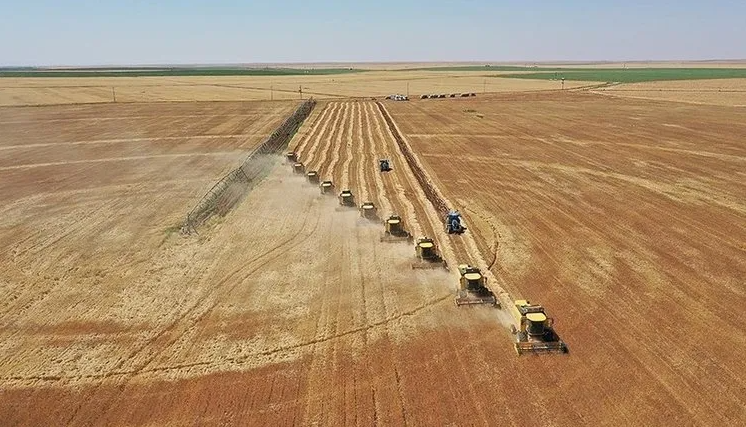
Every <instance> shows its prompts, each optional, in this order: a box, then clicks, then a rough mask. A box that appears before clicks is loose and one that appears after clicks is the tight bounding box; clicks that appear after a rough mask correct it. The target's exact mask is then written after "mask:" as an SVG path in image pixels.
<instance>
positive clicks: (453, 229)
mask: <svg viewBox="0 0 746 427" xmlns="http://www.w3.org/2000/svg"><path fill="white" fill-rule="evenodd" d="M445 223H446V232H447V233H448V234H454V233H455V234H461V233H463V232H464V230H466V227H464V225H463V224H462V223H461V213H459V211H455V210H452V211H449V212H448V214H447V215H446V218H445Z"/></svg>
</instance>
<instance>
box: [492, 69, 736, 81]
mask: <svg viewBox="0 0 746 427" xmlns="http://www.w3.org/2000/svg"><path fill="white" fill-rule="evenodd" d="M539 71H542V72H533V73H523V74H505V75H501V76H498V77H506V78H514V79H539V80H551V79H561V78H565V79H566V80H575V81H587V82H620V83H637V82H653V81H663V80H702V79H736V78H746V69H744V68H627V69H623V68H609V69H578V68H572V69H564V70H551V71H550V70H546V71H545V70H539Z"/></svg>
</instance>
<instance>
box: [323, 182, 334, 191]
mask: <svg viewBox="0 0 746 427" xmlns="http://www.w3.org/2000/svg"><path fill="white" fill-rule="evenodd" d="M319 190H320V191H321V194H332V192H333V191H334V184H333V183H332V182H331V181H322V182H321V185H319Z"/></svg>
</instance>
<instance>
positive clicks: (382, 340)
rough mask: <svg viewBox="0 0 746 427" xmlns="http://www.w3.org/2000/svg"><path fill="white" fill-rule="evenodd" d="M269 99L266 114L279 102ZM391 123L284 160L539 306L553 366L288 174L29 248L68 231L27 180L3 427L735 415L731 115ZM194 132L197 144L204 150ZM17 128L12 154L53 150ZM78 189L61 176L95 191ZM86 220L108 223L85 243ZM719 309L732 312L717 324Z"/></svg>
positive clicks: (347, 130) (574, 113)
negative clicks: (210, 209) (213, 216)
mask: <svg viewBox="0 0 746 427" xmlns="http://www.w3.org/2000/svg"><path fill="white" fill-rule="evenodd" d="M176 105H180V104H175V106H176ZM185 105H194V104H185ZM197 105H199V104H197ZM217 105H221V104H217ZM230 105H241V104H230ZM260 105H273V104H260ZM277 105H278V106H279V105H282V106H283V108H286V110H284V114H289V112H290V111H291V110H292V108H293V105H292V104H277ZM383 105H384V108H383V109H379V108H378V107H377V105H376V104H375V103H373V102H360V101H332V102H326V103H319V104H318V105H317V107H316V110H314V112H313V114H312V115H311V117H310V118H309V119H308V120H307V121H306V123H305V124H304V125H303V127H302V128H301V130H300V132H299V133H298V135H297V136H296V138H295V139H294V140H293V142H292V143H291V145H292V147H291V148H293V149H295V150H296V151H298V152H299V154H300V158H301V160H302V161H303V162H304V163H305V164H306V167H307V169H308V170H311V169H316V170H318V171H319V172H320V177H321V179H322V180H323V179H332V180H333V181H334V183H335V185H336V191H339V190H341V189H342V188H344V187H350V188H351V189H352V191H353V192H354V194H355V196H356V200H357V203H358V204H360V203H362V202H363V201H367V200H370V201H373V202H374V203H375V204H376V205H377V206H378V207H379V216H380V217H384V216H385V215H387V214H388V213H390V212H393V211H395V212H397V213H399V214H400V215H401V216H402V217H403V220H404V224H405V228H406V229H407V230H408V231H410V232H412V233H413V234H415V235H422V234H425V235H430V236H432V237H435V238H436V240H437V242H438V243H439V246H440V248H441V249H442V251H443V254H444V256H445V257H446V259H447V261H448V262H449V264H451V265H454V264H456V263H459V262H469V263H473V264H477V265H478V266H480V267H482V268H483V269H487V268H488V267H491V272H488V274H487V277H488V279H489V282H488V284H489V285H490V286H492V287H493V289H494V290H496V291H499V290H500V289H503V288H504V289H507V290H509V291H510V292H511V293H512V294H513V295H514V296H515V297H527V298H529V299H531V300H533V301H534V302H538V303H542V304H544V305H545V306H546V307H547V308H548V310H549V314H550V315H551V316H554V317H555V318H556V319H557V320H558V327H557V329H558V332H559V333H560V335H561V336H562V338H563V339H565V340H566V341H567V342H568V343H569V346H570V350H571V353H570V355H568V356H544V357H531V356H529V357H520V358H519V357H517V356H516V354H515V352H514V350H513V348H512V337H511V335H510V334H509V332H508V329H507V328H508V326H509V324H510V323H511V320H510V319H508V318H506V317H505V316H504V315H503V314H502V313H503V312H502V311H500V310H496V309H494V308H489V307H485V306H481V307H472V308H456V307H455V306H454V304H453V296H454V287H455V284H456V280H457V279H456V276H455V273H453V272H450V273H449V272H446V271H444V270H412V269H411V268H410V263H411V262H412V260H413V249H412V246H411V245H410V244H405V243H399V244H392V243H383V242H380V241H379V237H380V235H381V233H382V231H383V227H382V225H381V224H380V222H370V221H367V220H363V219H361V218H360V217H359V215H358V213H357V211H356V210H354V209H353V210H340V209H339V208H338V206H337V202H336V198H335V197H330V196H322V195H320V194H319V190H318V188H317V187H315V186H312V185H310V184H307V183H306V182H305V180H304V179H303V178H301V177H299V176H297V175H293V174H291V172H290V170H289V166H287V165H283V166H282V167H277V168H276V169H275V170H274V171H273V173H272V174H271V176H270V177H269V178H268V179H266V180H265V181H263V182H261V183H260V184H259V185H258V186H257V187H256V188H254V190H253V191H252V192H250V193H249V194H248V196H247V197H246V199H245V200H244V202H243V203H242V204H241V205H239V206H238V207H237V209H236V210H235V211H233V212H231V213H230V214H228V215H227V216H226V217H224V218H222V219H220V220H217V221H214V222H213V223H212V224H211V225H209V226H208V227H207V228H206V229H205V230H203V231H200V235H198V236H191V237H181V236H177V235H173V234H167V233H165V232H164V228H163V227H167V226H168V225H170V223H171V222H170V220H169V221H166V220H164V218H167V219H170V218H172V219H174V220H175V219H177V218H179V215H182V214H183V213H185V212H186V210H187V209H188V203H187V199H188V197H186V195H185V196H183V197H182V199H181V201H180V202H179V203H176V201H175V200H173V199H172V197H171V196H170V192H166V191H163V190H162V189H161V190H160V191H158V189H156V190H155V191H153V193H151V194H150V199H146V200H134V199H129V200H127V199H125V200H123V201H122V202H121V205H114V206H112V207H110V208H108V209H101V210H100V211H101V213H96V214H93V215H91V214H90V212H89V213H88V215H91V216H88V217H86V216H85V214H86V212H83V211H81V212H80V213H79V215H78V216H77V217H76V219H77V222H74V223H73V222H72V221H71V220H68V223H66V224H62V225H63V226H61V227H58V228H59V233H60V234H62V235H56V236H54V237H53V238H48V236H47V234H42V233H40V232H39V233H37V234H29V230H31V229H33V230H42V229H44V230H47V229H50V228H51V229H52V230H54V231H55V232H57V228H55V227H53V226H50V225H49V224H50V223H51V222H52V221H55V222H57V223H62V221H60V220H59V219H58V218H55V216H58V215H56V214H55V211H54V210H52V211H50V210H49V205H50V203H51V202H44V200H45V199H44V198H41V199H40V200H41V201H42V202H43V203H39V204H38V206H36V205H32V201H34V200H36V199H34V197H37V198H39V197H42V196H34V193H33V192H32V191H31V190H33V188H34V187H35V186H36V187H38V184H36V185H32V184H28V185H26V188H28V190H27V191H28V192H29V194H28V195H27V196H25V197H27V199H21V198H20V197H17V200H18V201H17V202H15V203H14V204H13V205H11V206H10V207H8V208H6V209H5V212H4V215H5V217H6V218H7V217H8V216H9V215H10V217H11V218H15V219H13V220H4V221H3V223H2V225H3V228H2V236H3V237H2V238H3V246H2V247H3V248H5V249H4V252H2V255H1V256H2V257H3V258H0V262H2V264H3V265H4V266H5V265H8V266H9V268H8V269H4V270H5V271H6V272H7V273H4V276H0V278H2V281H1V282H0V286H1V287H2V289H3V290H4V291H5V293H6V295H10V297H9V298H8V300H7V301H8V302H6V303H5V305H2V306H0V319H2V323H0V337H1V338H0V343H2V344H0V345H2V348H3V350H4V351H3V352H2V353H0V354H3V355H6V356H0V378H1V379H2V384H3V386H2V387H1V388H0V402H2V403H0V419H3V420H8V424H10V425H16V424H31V425H62V424H66V425H83V424H88V423H95V424H102V425H111V424H115V425H143V424H172V425H183V424H194V423H197V424H225V423H229V424H240V425H291V424H302V425H307V424H317V425H338V424H343V423H344V424H360V425H373V424H382V425H471V424H482V425H498V424H501V425H502V424H507V425H528V424H546V425H579V424H607V425H608V424H613V425H638V424H639V420H641V419H644V420H645V424H648V425H670V424H681V425H695V424H699V425H703V424H704V425H708V424H710V425H722V424H726V425H727V424H735V423H736V422H737V421H739V420H741V419H743V418H744V416H745V415H746V414H744V409H743V408H744V405H745V404H746V401H745V400H744V398H743V397H742V396H744V395H746V393H744V392H746V388H745V387H746V378H744V376H743V374H741V372H744V368H746V366H744V362H743V361H742V360H741V358H739V357H738V356H739V352H738V351H737V349H740V348H744V344H746V342H745V341H746V336H745V335H744V333H743V331H744V330H745V328H744V326H746V325H744V321H743V320H742V319H741V318H740V317H739V313H740V311H742V310H743V308H744V307H746V305H745V303H746V299H745V298H746V296H745V295H744V292H743V289H742V283H741V282H739V278H741V277H744V275H746V265H744V259H746V257H745V256H744V255H745V253H744V252H745V251H746V248H745V247H744V246H743V242H744V241H746V235H745V234H746V226H745V222H746V220H745V216H746V207H745V206H744V204H743V198H742V197H739V195H741V194H744V191H745V190H746V189H744V187H743V184H742V182H744V181H745V180H744V179H742V177H743V173H744V172H743V167H742V166H743V162H744V158H745V156H746V153H745V151H746V148H744V146H743V145H742V142H741V141H742V140H743V136H744V135H745V130H744V127H743V125H741V124H740V123H744V122H746V121H744V120H743V118H744V117H742V115H743V113H742V112H741V111H742V110H737V109H729V108H725V107H701V106H682V107H681V108H680V109H677V110H676V111H671V110H670V105H669V104H665V103H660V104H655V103H652V104H651V103H650V102H644V103H640V102H638V101H635V100H624V99H615V98H610V97H603V96H600V95H593V94H586V93H571V92H566V93H550V94H524V95H516V94H510V95H492V96H490V97H488V98H482V97H478V98H477V99H457V100H442V101H432V102H430V101H423V102H410V103H396V102H387V103H384V104H383ZM175 106H174V108H176V107H175ZM118 107H119V108H121V106H118ZM66 108H70V107H55V109H58V110H59V111H62V112H63V113H61V114H57V113H55V114H51V111H54V109H50V116H49V117H47V118H48V119H50V120H52V119H58V120H60V121H59V122H52V123H58V124H55V125H52V124H50V130H46V129H45V130H44V132H47V131H48V132H54V130H53V129H54V127H53V126H58V125H60V126H68V125H67V124H65V123H67V122H65V121H63V120H65V119H68V118H69V116H67V115H66V114H68V113H64V111H65V109H66ZM76 108H77V107H76ZM85 108H90V111H94V110H96V109H100V108H102V107H96V106H91V107H85ZM103 108H113V107H108V106H107V107H103ZM278 108H279V107H278ZM275 111H276V113H279V111H277V110H275ZM248 113H249V112H247V114H248ZM389 113H390V115H391V117H393V120H394V122H395V124H396V126H398V129H400V130H401V132H402V133H403V134H404V136H405V137H406V140H407V142H408V143H409V144H410V145H411V147H412V148H413V149H414V152H415V153H416V154H417V155H418V157H419V159H420V161H421V162H422V164H423V165H424V167H425V169H426V170H427V171H428V172H429V174H430V177H431V178H432V181H433V183H434V184H435V185H436V186H437V187H438V188H439V189H440V192H441V193H442V195H443V197H444V198H445V199H446V200H447V201H448V203H449V204H453V205H455V206H456V207H459V208H461V210H462V212H464V214H465V215H466V219H467V221H468V222H467V226H468V227H469V230H468V231H467V233H466V234H464V235H461V236H456V235H453V236H448V235H446V234H445V233H444V232H443V230H442V226H441V219H440V218H439V215H438V214H437V213H436V212H435V209H434V208H433V207H432V205H430V204H429V202H427V200H426V198H425V197H424V194H423V190H422V188H421V187H420V186H419V185H418V184H417V181H416V179H415V176H414V171H413V170H412V169H410V167H409V166H408V164H407V163H406V162H405V160H404V158H403V156H402V152H401V149H400V147H399V146H398V145H397V143H396V142H395V139H394V137H393V135H392V133H391V131H390V129H389V127H388V126H387V123H386V121H385V114H389ZM133 114H135V113H134V112H133ZM164 114H165V113H164ZM225 114H227V112H226V113H225ZM174 115H176V114H174ZM101 116H102V117H104V115H101ZM208 116H209V114H204V118H202V119H198V118H194V119H192V120H205V121H209V120H210V119H208V118H207V117H208ZM480 116H481V118H480ZM1 118H2V120H4V121H5V122H8V123H9V122H23V120H24V118H23V117H21V118H18V117H12V118H10V117H5V116H3V117H1ZM215 120H217V119H215ZM256 120H259V119H256ZM265 120H268V119H265ZM280 120H281V118H280V117H277V118H276V122H279V121H280ZM156 122H158V120H157V119H156V118H153V119H152V123H156ZM210 123H212V122H210ZM264 123H268V122H267V121H265V122H264ZM21 125H22V123H15V124H13V123H10V124H8V126H21ZM184 125H187V123H184ZM3 126H4V125H3ZM195 126H196V127H195V128H190V129H192V130H190V132H192V131H194V132H197V130H198V129H201V130H202V132H204V133H202V132H197V133H200V134H203V135H204V134H207V133H208V132H206V131H204V129H202V128H201V127H200V126H197V125H195ZM216 126H217V125H216ZM169 128H171V129H173V131H174V132H175V131H176V130H177V126H170V127H169ZM270 128H271V126H270ZM221 129H223V131H225V132H234V131H233V130H229V129H230V126H228V125H225V127H224V128H221ZM15 132H16V133H15V135H16V139H17V141H16V142H15V143H14V144H11V145H23V143H22V141H24V140H25V139H28V141H29V142H28V143H29V144H42V143H43V142H42V141H43V140H44V139H45V137H43V136H38V135H36V131H35V130H34V131H31V130H29V131H27V132H23V131H21V130H16V131H15ZM75 132H77V131H75ZM75 132H74V131H72V130H69V131H63V130H59V133H60V135H63V137H64V138H63V140H66V141H76V140H77V137H75V136H74V133H75ZM245 132H246V133H248V132H249V130H248V129H245ZM256 132H257V133H261V131H259V130H256ZM167 135H172V134H171V133H167ZM620 135H623V136H620ZM65 138H66V139H65ZM95 138H97V139H102V140H103V139H106V138H110V139H115V138H116V135H113V134H111V135H109V134H106V135H102V136H96V137H95ZM120 138H121V137H120ZM68 145H70V144H68ZM176 145H178V144H176ZM44 147H46V146H42V147H39V148H44ZM245 148H246V147H242V150H243V149H245ZM120 149H121V148H120ZM180 149H181V148H178V150H180ZM174 150H177V148H174ZM108 155H109V156H113V155H114V154H113V153H110V154H108ZM26 156H29V154H26ZM52 157H53V156H52ZM381 157H387V158H390V159H392V166H393V171H392V172H388V173H385V174H381V173H379V172H378V168H377V159H378V158H381ZM24 161H25V160H24ZM181 161H182V162H183V159H182V160H181ZM47 162H49V161H47ZM16 163H17V164H22V161H17V162H16ZM11 166H13V165H11ZM79 166H81V165H79ZM226 166H232V165H226ZM12 170H15V169H12ZM169 170H171V171H172V173H174V172H175V171H181V169H180V168H179V166H177V165H176V164H173V165H171V167H170V168H169ZM215 172H216V173H215V175H216V176H218V175H219V173H217V171H215ZM90 173H96V172H95V171H93V172H90V171H88V170H81V171H80V172H79V174H78V175H76V176H77V178H76V179H78V181H79V182H80V181H82V182H88V181H91V180H92V179H93V178H95V176H96V175H93V176H91V175H89V174H90ZM28 179H29V177H26V180H28ZM144 179H147V181H148V182H150V181H157V179H156V177H155V176H145V177H144ZM158 179H161V178H158ZM144 182H145V181H139V184H137V185H135V186H134V188H139V189H142V188H144V187H145V183H144ZM178 182H182V183H183V181H178ZM18 187H20V188H23V185H19V186H18ZM125 189H128V188H125ZM129 190H130V191H131V189H129ZM37 191H39V190H38V189H37ZM112 191H114V190H112ZM122 191H124V190H122ZM9 194H12V193H9ZM101 194H102V196H101V197H104V195H106V197H110V198H111V199H106V200H114V198H117V197H119V195H118V194H117V193H116V192H108V191H104V190H103V189H102V190H101ZM164 194H169V195H168V197H163V195H164ZM175 194H179V193H178V192H176V193H175ZM190 195H191V193H190ZM60 197H62V196H60ZM144 197H145V196H143V198H144ZM155 197H158V199H157V200H160V201H159V202H158V203H162V204H163V207H162V208H159V209H158V210H157V211H154V212H156V213H157V215H156V214H154V215H153V216H152V217H148V219H147V220H143V219H140V218H137V215H133V213H132V212H136V211H137V210H138V209H140V210H144V209H145V208H144V207H143V206H138V204H141V205H145V206H147V204H148V203H151V204H152V203H155V202H153V201H152V199H153V198H155ZM77 198H78V196H75V198H74V199H72V200H74V201H76V203H80V202H79V201H78V200H77ZM23 200H27V201H25V202H23V203H25V204H21V202H22V201H23ZM65 200H71V197H68V198H67V199H65ZM620 200H622V201H628V203H626V204H621V203H619V201H620ZM56 203H61V202H56ZM68 203H69V202H68ZM631 206H634V209H632V208H631ZM32 207H34V208H35V209H36V211H35V213H34V215H31V216H30V215H29V214H28V213H25V212H32V211H31V208H32ZM21 208H23V209H25V211H22V210H21ZM50 212H51V213H50ZM13 215H15V216H13ZM98 215H101V216H102V217H105V218H107V221H108V222H107V223H105V226H104V227H103V228H101V227H99V226H98V225H95V224H96V223H102V220H101V219H100V218H99V217H98ZM123 215H126V216H123ZM141 216H142V215H141ZM133 217H134V218H137V220H135V219H134V218H133ZM28 218H31V219H28ZM34 218H36V219H34ZM34 221H35V222H34ZM89 222H90V223H93V224H94V227H99V228H98V229H96V230H95V234H93V233H92V232H91V231H88V230H92V229H91V228H90V227H91V225H90V224H89ZM128 224H129V225H128ZM723 224H728V225H727V227H728V228H727V229H726V228H725V227H726V226H724V225H723ZM117 227H119V229H121V228H124V229H127V228H129V229H133V230H132V231H129V232H128V233H121V232H119V231H118V228H117ZM24 230H25V231H24ZM24 232H25V233H26V234H22V233H24ZM649 236H655V238H654V239H650V237H649ZM117 237H118V239H117ZM714 241H717V242H718V243H717V244H715V243H714ZM90 242H95V244H91V243H90ZM89 248H90V249H89ZM495 257H496V258H495ZM493 261H494V262H493ZM723 302H726V304H732V307H733V308H734V311H732V312H731V311H727V312H724V311H723V310H722V308H723V306H724V305H723ZM656 331H657V332H656ZM40 407H43V408H45V410H43V411H40V410H29V408H40Z"/></svg>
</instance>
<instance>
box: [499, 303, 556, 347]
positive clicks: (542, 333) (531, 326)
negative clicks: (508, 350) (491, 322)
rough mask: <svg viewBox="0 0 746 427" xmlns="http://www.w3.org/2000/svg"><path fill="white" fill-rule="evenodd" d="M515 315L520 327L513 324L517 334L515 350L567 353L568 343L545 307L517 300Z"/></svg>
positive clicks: (514, 308) (514, 331)
mask: <svg viewBox="0 0 746 427" xmlns="http://www.w3.org/2000/svg"><path fill="white" fill-rule="evenodd" d="M513 315H514V316H515V317H516V319H517V320H518V328H516V327H515V326H513V327H512V328H511V329H512V332H513V334H515V336H516V342H515V351H516V353H518V354H519V355H521V354H524V353H551V352H559V353H567V352H568V351H569V350H568V348H567V345H566V344H565V343H564V342H563V341H562V340H561V339H560V337H559V335H557V332H555V330H554V319H552V318H551V317H547V315H546V313H545V312H544V307H542V306H540V305H536V304H531V303H530V302H528V301H527V300H516V301H515V303H514V306H513Z"/></svg>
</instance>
